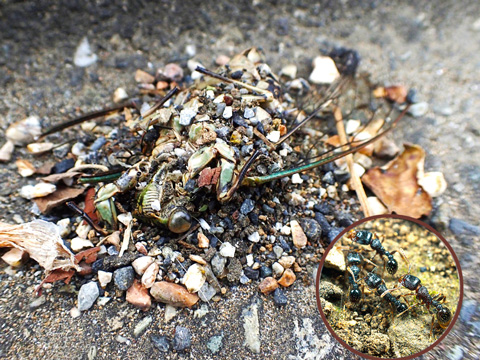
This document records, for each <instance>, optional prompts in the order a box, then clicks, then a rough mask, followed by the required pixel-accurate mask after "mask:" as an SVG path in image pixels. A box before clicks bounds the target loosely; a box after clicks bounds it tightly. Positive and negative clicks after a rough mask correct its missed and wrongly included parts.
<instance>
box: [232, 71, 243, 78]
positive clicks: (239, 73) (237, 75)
mask: <svg viewBox="0 0 480 360" xmlns="http://www.w3.org/2000/svg"><path fill="white" fill-rule="evenodd" d="M242 76H243V71H242V70H237V71H234V72H232V73H231V74H230V77H231V78H232V79H235V80H238V79H241V77H242Z"/></svg>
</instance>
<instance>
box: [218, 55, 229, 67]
mask: <svg viewBox="0 0 480 360" xmlns="http://www.w3.org/2000/svg"><path fill="white" fill-rule="evenodd" d="M229 61H230V58H229V57H228V56H227V55H218V56H217V58H216V59H215V63H216V64H217V65H218V66H223V65H226V64H227V63H228V62H229Z"/></svg>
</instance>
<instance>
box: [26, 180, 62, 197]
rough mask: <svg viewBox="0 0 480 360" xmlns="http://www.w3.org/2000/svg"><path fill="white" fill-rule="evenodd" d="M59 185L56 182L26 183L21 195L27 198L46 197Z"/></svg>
mask: <svg viewBox="0 0 480 360" xmlns="http://www.w3.org/2000/svg"><path fill="white" fill-rule="evenodd" d="M55 190H57V187H56V186H55V185H54V184H49V183H44V182H41V183H38V184H36V185H35V186H34V185H25V186H23V187H22V188H21V189H20V196H21V197H23V198H25V199H34V198H38V197H44V196H47V195H50V194H51V193H53V192H55Z"/></svg>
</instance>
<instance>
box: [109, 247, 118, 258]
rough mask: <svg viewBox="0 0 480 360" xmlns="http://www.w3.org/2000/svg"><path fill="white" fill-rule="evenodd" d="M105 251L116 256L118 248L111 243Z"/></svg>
mask: <svg viewBox="0 0 480 360" xmlns="http://www.w3.org/2000/svg"><path fill="white" fill-rule="evenodd" d="M107 253H108V255H110V256H117V255H118V250H117V248H116V247H115V246H113V245H112V246H110V247H109V248H108V249H107Z"/></svg>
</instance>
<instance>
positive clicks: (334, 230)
mask: <svg viewBox="0 0 480 360" xmlns="http://www.w3.org/2000/svg"><path fill="white" fill-rule="evenodd" d="M342 231H343V228H338V227H333V226H332V228H331V229H330V230H329V231H328V233H327V240H328V242H329V243H331V242H332V241H333V240H335V238H336V237H337V236H338V234H340V233H341V232H342Z"/></svg>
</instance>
